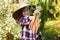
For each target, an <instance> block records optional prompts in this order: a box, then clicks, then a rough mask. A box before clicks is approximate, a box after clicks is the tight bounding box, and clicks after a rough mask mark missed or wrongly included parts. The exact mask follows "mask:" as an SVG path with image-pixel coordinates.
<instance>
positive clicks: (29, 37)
mask: <svg viewBox="0 0 60 40" xmlns="http://www.w3.org/2000/svg"><path fill="white" fill-rule="evenodd" d="M20 21H21V22H20V25H21V26H22V36H21V39H20V40H35V37H34V36H35V35H33V33H32V31H31V30H30V29H29V23H30V20H29V17H23V18H21V19H20ZM24 23H25V24H26V25H25V24H24Z"/></svg>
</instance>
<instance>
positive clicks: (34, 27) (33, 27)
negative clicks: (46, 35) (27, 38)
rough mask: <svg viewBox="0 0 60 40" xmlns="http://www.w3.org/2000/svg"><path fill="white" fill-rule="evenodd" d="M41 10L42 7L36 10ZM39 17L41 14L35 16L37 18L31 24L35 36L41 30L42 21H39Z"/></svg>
mask: <svg viewBox="0 0 60 40" xmlns="http://www.w3.org/2000/svg"><path fill="white" fill-rule="evenodd" d="M40 9H41V6H39V7H37V8H36V10H40ZM39 16H40V13H37V14H36V15H35V18H34V19H33V20H32V21H31V23H30V25H29V26H30V29H31V30H32V32H33V34H34V33H37V31H38V28H39V23H40V21H41V19H39Z"/></svg>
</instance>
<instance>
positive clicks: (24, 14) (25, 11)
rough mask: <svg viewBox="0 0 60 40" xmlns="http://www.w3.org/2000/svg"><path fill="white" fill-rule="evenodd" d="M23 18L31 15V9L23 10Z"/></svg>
mask: <svg viewBox="0 0 60 40" xmlns="http://www.w3.org/2000/svg"><path fill="white" fill-rule="evenodd" d="M22 13H23V16H27V15H29V8H27V7H26V8H23V12H22Z"/></svg>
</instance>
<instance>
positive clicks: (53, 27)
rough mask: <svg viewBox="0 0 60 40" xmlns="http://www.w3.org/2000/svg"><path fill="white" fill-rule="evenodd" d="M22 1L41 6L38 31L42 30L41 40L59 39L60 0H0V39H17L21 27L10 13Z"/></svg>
mask: <svg viewBox="0 0 60 40" xmlns="http://www.w3.org/2000/svg"><path fill="white" fill-rule="evenodd" d="M22 1H28V2H29V3H30V4H31V5H35V6H42V11H41V16H40V19H41V23H40V26H39V29H38V32H40V31H41V32H42V36H43V40H60V0H0V40H19V38H20V37H21V33H22V30H21V27H20V25H18V24H17V23H16V22H15V20H14V19H13V18H12V13H13V12H14V11H16V10H17V9H18V6H19V4H20V3H21V2H22ZM31 9H32V10H34V8H31Z"/></svg>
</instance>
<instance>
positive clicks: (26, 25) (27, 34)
mask: <svg viewBox="0 0 60 40" xmlns="http://www.w3.org/2000/svg"><path fill="white" fill-rule="evenodd" d="M39 11H40V10H35V11H34V13H33V15H36V13H40V12H39ZM29 12H30V4H28V3H26V2H25V3H22V4H21V5H20V7H19V9H18V10H17V11H15V12H14V13H13V18H14V19H15V20H16V22H17V23H18V24H19V25H21V27H22V36H21V39H20V40H36V37H35V35H34V32H33V31H32V30H31V29H32V27H31V25H30V24H32V22H33V21H34V19H35V16H29ZM32 20H33V21H32ZM38 22H39V21H38ZM37 25H38V24H37Z"/></svg>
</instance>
